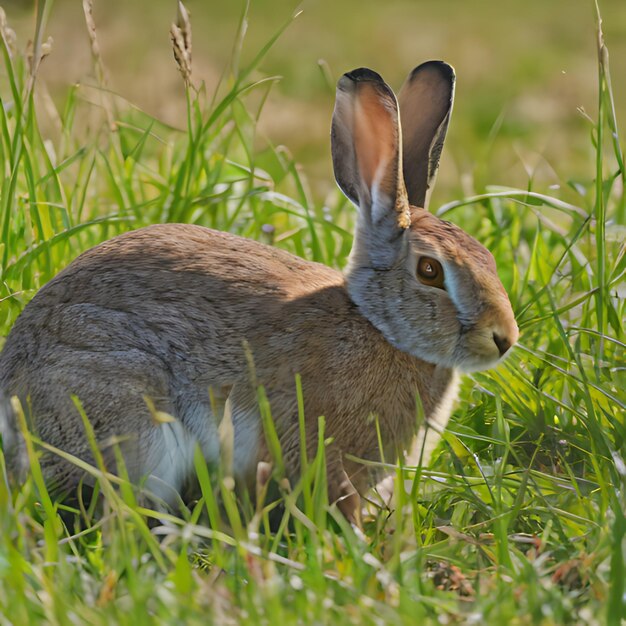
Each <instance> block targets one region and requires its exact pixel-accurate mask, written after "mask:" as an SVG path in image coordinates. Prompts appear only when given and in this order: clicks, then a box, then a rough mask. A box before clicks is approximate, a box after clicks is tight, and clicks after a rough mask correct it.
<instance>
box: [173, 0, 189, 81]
mask: <svg viewBox="0 0 626 626" xmlns="http://www.w3.org/2000/svg"><path fill="white" fill-rule="evenodd" d="M170 38H171V40H172V48H173V50H174V59H176V65H177V66H178V71H179V72H180V75H181V76H182V77H183V80H184V81H185V85H187V86H189V85H190V83H191V21H190V20H189V13H188V11H187V9H186V8H185V5H184V4H183V3H182V2H180V0H179V2H178V13H177V17H176V23H175V24H172V26H171V28H170Z"/></svg>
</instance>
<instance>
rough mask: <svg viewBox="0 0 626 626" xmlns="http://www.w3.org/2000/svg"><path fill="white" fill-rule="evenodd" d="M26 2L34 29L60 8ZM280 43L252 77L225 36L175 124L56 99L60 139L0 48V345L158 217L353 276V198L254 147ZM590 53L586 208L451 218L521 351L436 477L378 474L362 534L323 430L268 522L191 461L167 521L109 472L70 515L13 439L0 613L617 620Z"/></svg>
mask: <svg viewBox="0 0 626 626" xmlns="http://www.w3.org/2000/svg"><path fill="white" fill-rule="evenodd" d="M40 6H41V7H42V9H43V10H42V13H41V15H40V20H39V24H40V31H41V32H43V29H44V19H45V10H46V9H47V7H49V4H47V3H44V4H43V5H40ZM245 19H246V18H245V16H244V17H243V18H242V21H241V24H240V35H238V36H237V37H236V40H237V41H238V42H240V41H242V40H243V32H244V30H245V28H244V27H245ZM592 29H593V25H592V24H591V23H590V25H589V30H590V33H591V32H592ZM281 30H282V28H280V29H278V30H277V33H276V34H277V35H278V34H279V33H280V31H281ZM273 41H274V38H272V39H270V40H268V46H266V47H265V48H263V49H262V50H261V51H260V52H259V55H257V56H253V58H254V61H253V62H252V63H251V64H249V65H242V64H241V63H239V62H238V59H239V58H240V56H239V49H238V47H237V46H238V45H239V44H237V45H236V46H235V52H234V56H233V62H232V63H231V66H230V69H229V71H228V72H227V73H226V74H225V76H224V80H223V82H222V84H221V85H220V88H219V90H218V91H217V93H216V94H207V93H205V92H204V91H203V90H202V89H200V91H199V92H196V91H195V90H194V89H189V90H185V89H184V87H183V85H182V82H181V99H184V98H185V97H186V98H187V111H188V124H187V131H186V133H180V132H178V131H175V130H173V129H171V128H169V127H167V126H166V125H164V124H161V123H159V122H158V121H157V120H155V119H152V118H150V117H149V116H147V115H145V114H144V113H142V112H141V111H138V110H136V109H134V108H133V107H132V106H130V105H129V104H128V103H125V102H123V101H121V100H120V99H119V98H117V97H116V96H115V95H113V94H110V93H109V92H108V91H106V89H105V88H104V87H102V88H100V89H92V90H91V92H90V95H89V98H88V100H90V101H94V102H97V103H98V109H97V110H96V111H95V116H94V119H96V122H94V121H93V119H92V121H91V122H90V125H89V129H88V130H87V131H85V132H78V131H77V130H76V127H77V126H78V124H75V120H77V119H83V120H84V119H85V118H86V117H88V116H89V115H94V108H95V106H94V105H90V104H88V102H87V101H86V98H85V95H84V93H81V91H80V90H76V89H72V90H70V91H69V92H68V96H67V100H66V102H65V105H64V107H63V108H62V109H61V110H59V111H57V112H56V115H57V117H58V121H59V123H60V128H61V132H60V134H59V139H58V141H55V142H51V141H49V140H48V139H47V138H46V137H43V136H42V134H41V133H40V131H39V123H40V117H39V116H40V115H43V114H44V113H43V112H41V111H40V110H38V109H36V107H35V105H34V102H35V100H34V97H33V89H35V90H36V89H37V83H36V80H34V77H32V74H31V69H30V68H31V66H29V64H28V63H27V61H26V59H25V57H24V56H23V55H21V54H19V53H17V52H16V51H14V50H11V49H10V47H9V45H8V40H7V37H6V33H4V34H3V38H2V41H1V42H0V46H1V47H2V50H1V51H2V56H3V68H4V74H5V79H6V80H5V82H4V87H3V89H2V92H0V95H1V96H2V104H3V107H2V109H1V110H0V136H1V139H0V146H1V150H0V168H1V169H0V171H1V172H2V191H1V195H0V260H1V262H2V265H1V267H0V275H1V277H0V334H2V335H3V336H6V334H7V333H8V331H9V329H10V327H11V325H12V323H13V321H14V320H15V318H16V316H17V315H18V314H19V312H20V311H21V310H22V309H23V307H24V306H25V304H26V303H27V302H28V300H29V299H30V298H31V297H32V296H33V295H34V293H35V292H36V291H37V289H38V288H39V287H40V286H42V285H43V284H44V283H45V282H47V281H48V280H49V279H50V278H52V277H53V276H54V275H55V274H56V273H57V272H58V271H59V270H60V269H62V268H63V267H64V266H65V265H67V264H68V263H69V261H70V260H71V259H72V258H74V257H75V256H76V255H77V254H78V253H79V252H80V251H82V250H84V249H87V248H89V247H91V246H93V245H95V244H96V243H98V242H100V241H102V240H104V239H107V238H110V237H112V236H114V235H115V234H117V233H119V232H122V231H125V230H129V229H131V228H137V227H140V226H143V225H146V224H150V223H154V222H166V221H184V222H193V223H197V224H202V225H206V226H211V227H214V228H220V229H224V230H229V231H231V232H236V233H239V234H242V235H245V236H248V237H252V238H255V239H260V240H262V241H265V242H267V243H272V244H274V245H277V246H280V247H283V248H285V249H287V250H290V251H291V252H294V253H295V254H298V255H300V256H303V257H305V258H308V259H311V260H316V261H321V262H324V263H327V264H330V265H333V266H337V267H341V266H343V265H344V263H345V260H346V257H347V254H348V252H349V250H350V245H351V225H352V222H353V217H354V215H353V209H352V208H351V207H350V206H349V204H348V202H347V201H346V200H344V199H343V198H342V197H341V196H340V194H339V192H337V193H336V195H335V196H333V197H332V198H331V199H330V200H328V202H327V204H325V205H322V203H321V202H320V201H319V199H317V198H315V197H314V196H312V194H311V192H310V191H309V189H308V185H307V181H306V177H305V176H303V175H302V173H301V171H300V169H299V168H298V167H297V165H296V164H295V163H294V162H293V160H292V158H291V157H290V155H289V154H288V153H287V152H286V151H285V150H284V149H282V148H280V149H279V148H273V147H272V146H271V145H265V146H262V147H261V148H259V147H258V137H257V134H256V121H257V119H258V115H259V108H258V107H259V106H262V105H263V103H264V102H265V99H266V98H267V95H268V93H269V90H270V88H271V86H272V84H273V82H274V78H273V77H262V78H259V74H258V73H257V67H258V64H259V62H260V61H261V60H262V58H263V54H265V53H267V52H268V50H269V46H270V45H271V43H272V42H273ZM598 47H599V71H598V75H599V90H598V92H599V114H598V118H597V120H594V121H590V129H589V130H590V136H591V141H592V142H593V144H594V147H595V154H596V160H595V161H594V162H593V163H589V180H594V179H595V182H592V183H591V184H590V186H589V188H584V189H582V188H580V187H579V188H578V189H577V192H578V195H579V197H580V202H579V204H578V206H576V205H574V204H572V201H571V194H568V196H567V201H565V199H564V198H562V197H560V196H559V195H551V194H553V191H550V190H546V189H541V188H534V186H533V185H532V184H531V183H529V185H528V188H527V189H523V190H512V189H496V188H493V189H488V190H487V193H484V194H482V195H480V196H477V197H473V198H466V199H463V200H458V201H451V202H450V203H449V204H446V205H444V206H443V207H441V208H440V209H439V213H440V214H445V215H446V218H447V219H450V220H452V221H454V222H455V223H457V224H459V225H460V226H462V227H463V228H464V229H465V230H467V231H468V232H470V233H472V234H473V235H474V236H476V237H477V238H478V239H479V240H481V241H482V242H484V243H485V245H487V247H489V248H490V249H491V250H492V252H493V253H494V255H495V257H496V260H497V262H498V267H499V271H500V274H501V277H502V280H503V282H504V284H505V286H506V288H507V290H508V292H509V294H510V297H511V301H512V304H513V307H514V309H515V311H516V315H517V319H518V322H519V325H520V329H521V332H522V337H521V343H520V346H519V347H518V348H516V350H515V352H514V354H513V355H512V357H511V358H509V359H508V360H507V361H506V362H505V363H504V364H503V365H501V366H500V367H499V368H498V369H497V370H495V371H492V372H488V373H484V374H477V375H475V376H474V377H472V378H466V379H465V381H464V383H463V387H462V392H461V401H460V403H459V406H458V408H457V409H456V411H455V413H454V416H453V419H452V422H451V424H450V427H449V428H448V430H447V432H446V433H445V434H444V437H443V441H442V443H441V445H440V447H439V448H438V453H437V454H435V455H434V458H433V461H432V462H431V464H430V465H429V466H428V467H426V468H419V469H418V470H417V471H416V470H415V468H404V469H397V470H396V469H395V468H392V471H394V472H395V475H396V494H397V498H398V500H397V502H398V506H397V507H396V508H395V509H394V510H386V509H378V508H376V507H375V506H372V507H371V508H370V510H369V513H368V515H366V516H365V518H364V532H365V534H364V536H361V535H360V534H359V533H357V532H356V531H355V530H354V529H352V528H351V527H350V526H349V525H348V524H347V523H346V522H345V520H344V519H343V518H342V517H341V516H340V515H338V514H337V513H336V512H335V511H334V510H333V509H329V508H328V500H327V495H326V484H325V476H324V462H323V461H324V437H323V421H322V422H320V442H319V446H318V454H317V456H316V458H314V459H308V460H307V463H306V469H305V471H304V474H303V479H302V481H301V482H300V484H298V485H292V486H291V487H290V486H288V485H286V484H285V483H284V482H282V481H281V476H280V471H279V468H280V463H275V466H276V467H277V468H278V469H277V470H276V472H275V476H274V478H275V481H274V483H275V484H274V485H272V487H273V488H274V489H275V491H276V493H278V494H280V499H281V500H282V502H281V507H277V506H276V502H275V498H274V497H273V496H270V495H268V497H267V498H266V500H265V503H264V506H263V505H259V506H257V507H256V508H254V507H253V506H252V504H251V503H250V502H249V500H245V499H244V500H243V501H242V500H241V499H238V497H237V496H236V495H235V494H234V492H233V491H232V490H231V489H230V482H229V481H228V480H224V478H227V476H225V475H224V474H223V473H222V472H223V468H222V469H220V468H217V469H216V470H215V471H213V470H212V469H211V470H209V469H208V468H206V466H205V465H204V463H202V461H201V459H200V458H197V459H196V470H197V474H198V480H199V484H200V488H201V492H202V498H201V499H200V500H199V501H198V502H197V503H195V505H194V506H192V507H191V508H190V509H189V510H188V511H186V513H185V514H184V515H182V516H181V517H180V518H178V517H174V516H168V515H165V514H162V513H157V512H155V511H152V510H150V509H147V508H145V503H143V502H142V500H141V498H138V495H139V494H138V493H137V492H136V490H135V489H133V488H132V487H131V486H130V485H129V484H128V483H126V482H125V481H124V479H123V477H122V478H119V477H117V476H112V475H110V474H108V473H107V471H106V467H104V465H103V464H102V463H96V466H95V467H93V468H90V467H87V466H85V470H86V471H87V472H89V473H90V474H91V475H92V476H93V477H94V478H96V479H98V481H99V489H100V491H101V492H102V494H103V496H104V497H103V499H102V500H103V503H102V502H101V503H100V504H99V505H98V507H95V500H93V501H91V500H86V501H85V502H82V503H81V506H79V507H78V508H77V509H76V511H75V512H72V511H68V510H67V507H63V505H61V506H60V507H59V505H58V504H57V503H54V502H53V501H52V500H51V499H50V497H49V496H48V494H47V492H46V489H45V486H44V484H43V478H42V476H41V472H40V470H39V468H38V463H37V457H36V454H35V452H36V451H37V450H38V449H39V447H41V446H43V447H45V446H46V444H43V443H42V442H39V441H37V439H36V438H35V437H31V436H29V435H28V433H25V434H26V436H27V441H28V443H29V450H30V453H31V476H30V478H29V479H28V480H27V482H26V483H25V484H24V485H23V486H20V487H16V486H11V487H9V486H8V483H7V480H6V477H7V474H8V471H7V469H10V468H6V467H5V465H4V460H3V457H2V456H1V455H0V474H1V476H0V478H1V480H0V623H14V624H32V623H44V622H45V623H53V624H69V623H73V624H85V623H90V624H91V623H93V624H105V623H116V624H131V623H132V624H134V625H136V624H144V623H190V624H195V623H198V624H200V623H202V624H205V623H212V622H216V623H234V624H259V623H270V622H272V623H284V624H290V623H333V624H343V623H355V624H356V623H358V624H370V623H371V624H387V623H407V624H409V623H411V624H412V623H422V622H423V623H429V621H432V622H437V621H438V620H439V618H441V617H442V616H443V617H442V618H444V619H447V620H449V621H450V622H452V623H455V622H463V621H469V622H471V623H479V624H484V623H490V624H500V623H520V624H526V623H542V624H544V623H545V624H564V623H594V621H596V622H598V623H603V622H605V621H606V620H607V619H608V621H609V622H610V623H613V624H619V623H620V620H621V618H622V617H624V616H626V613H625V608H624V601H623V594H624V591H625V590H626V583H625V580H624V555H623V548H622V544H623V538H624V534H625V533H626V520H625V518H624V514H625V512H626V502H624V495H623V494H624V488H625V487H626V484H625V481H626V469H625V466H624V460H623V457H624V441H625V435H626V423H625V413H626V411H625V402H626V399H625V395H624V389H625V388H626V360H625V356H624V354H625V353H624V347H625V337H624V329H623V323H624V317H625V316H624V312H625V311H624V309H625V305H624V276H625V272H626V254H625V248H624V226H623V223H624V218H625V214H626V211H625V202H626V201H625V195H624V169H623V157H622V152H621V148H620V142H619V132H618V131H619V129H618V127H617V121H616V119H615V115H614V112H613V107H612V94H611V84H610V74H609V68H608V57H607V53H606V49H605V48H604V47H603V43H602V40H601V38H599V46H598ZM37 50H38V49H37V48H35V55H36V54H38V51H37ZM39 52H41V49H39ZM407 69H409V68H407ZM451 132H454V130H452V131H451ZM255 145H256V147H255ZM566 186H567V182H566V181H564V183H563V187H566ZM295 385H296V381H294V386H295ZM259 400H260V404H261V409H262V415H263V417H264V420H263V421H264V427H265V430H266V435H267V437H268V441H269V443H270V449H273V452H274V454H275V456H276V457H278V456H279V454H280V451H279V450H278V449H277V448H276V446H275V445H274V444H273V441H274V438H273V436H272V423H271V412H270V410H269V407H268V406H267V403H266V401H265V400H264V397H263V395H262V392H260V396H259ZM300 402H301V403H302V402H306V398H302V397H300ZM85 426H86V427H87V428H88V421H87V420H86V421H85ZM58 453H61V452H60V451H59V452H58ZM96 458H97V455H96ZM387 461H390V460H389V459H387ZM74 462H79V460H78V459H75V460H74ZM259 488H262V485H260V486H259ZM57 508H60V509H61V510H63V513H64V515H63V517H62V518H61V517H59V516H58V515H57Z"/></svg>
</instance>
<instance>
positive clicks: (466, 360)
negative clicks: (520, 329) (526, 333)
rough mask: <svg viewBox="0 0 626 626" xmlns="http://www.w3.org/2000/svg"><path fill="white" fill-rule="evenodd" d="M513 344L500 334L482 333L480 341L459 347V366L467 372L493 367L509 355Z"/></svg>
mask: <svg viewBox="0 0 626 626" xmlns="http://www.w3.org/2000/svg"><path fill="white" fill-rule="evenodd" d="M494 335H495V334H494ZM513 345H514V344H512V343H510V342H509V341H508V340H505V339H502V338H501V337H500V336H498V335H495V336H493V337H486V336H485V335H483V334H481V336H480V340H479V341H476V340H474V341H472V342H467V343H466V344H465V345H462V346H460V347H459V348H460V349H459V350H458V351H457V355H458V361H457V368H458V369H460V370H461V371H463V372H467V373H470V372H479V371H481V370H488V369H491V368H492V367H495V366H496V365H498V364H499V363H501V362H502V361H504V359H506V358H507V357H508V356H509V354H510V353H511V348H512V347H513Z"/></svg>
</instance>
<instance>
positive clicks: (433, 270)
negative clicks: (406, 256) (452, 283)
mask: <svg viewBox="0 0 626 626" xmlns="http://www.w3.org/2000/svg"><path fill="white" fill-rule="evenodd" d="M417 277H418V278H419V280H420V281H421V282H422V283H424V284H425V285H429V286H431V287H438V288H439V289H444V286H443V267H441V263H439V261H437V259H433V258H431V257H429V256H423V257H420V259H419V261H418V262H417Z"/></svg>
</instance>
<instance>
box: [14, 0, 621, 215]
mask: <svg viewBox="0 0 626 626" xmlns="http://www.w3.org/2000/svg"><path fill="white" fill-rule="evenodd" d="M32 4H33V3H32V2H16V1H13V2H9V3H5V4H4V8H5V10H6V12H7V17H8V21H9V24H10V25H11V26H12V27H13V28H14V29H15V30H16V32H17V34H18V44H19V45H22V46H23V45H25V42H26V40H27V39H28V38H29V37H31V36H32V22H33V19H32ZM186 6H187V7H188V9H189V11H190V13H191V19H192V26H193V71H194V74H193V80H194V83H195V84H196V85H200V84H201V83H202V82H204V83H205V84H206V87H207V91H208V93H211V92H212V91H213V89H214V88H215V86H216V85H217V83H218V80H219V78H220V76H221V74H222V72H223V71H224V68H225V67H226V66H227V63H228V59H229V56H230V54H231V50H232V46H233V40H234V35H235V32H236V29H237V24H238V20H239V17H240V15H241V12H242V9H243V6H244V3H243V2H242V1H239V0H228V1H224V0H220V1H217V0H209V1H207V0H187V2H186ZM600 8H601V11H602V14H603V18H604V31H605V36H606V41H607V44H608V46H609V50H610V53H611V70H612V75H613V78H614V81H615V83H616V84H615V85H614V86H613V87H614V92H615V98H616V106H617V109H618V119H621V120H625V119H626V115H624V113H626V82H625V81H622V80H621V77H622V76H624V74H625V73H626V2H625V1H624V0H603V1H602V2H601V3H600ZM297 9H302V14H301V15H300V16H299V17H298V18H297V19H296V20H295V21H294V22H293V24H291V26H290V27H289V28H288V29H287V31H286V32H285V33H284V35H283V36H282V37H281V38H280V39H279V41H278V42H277V44H276V46H275V47H274V49H273V50H272V52H271V53H270V54H269V56H268V57H267V59H266V60H265V61H264V62H263V64H262V66H261V70H262V72H264V73H266V74H267V75H275V74H277V75H280V76H282V77H283V79H282V80H281V82H280V83H279V84H278V85H277V86H276V87H275V89H274V90H273V91H272V93H271V94H270V97H269V99H268V101H267V104H266V107H265V109H264V111H263V113H262V115H261V119H260V126H259V129H260V131H261V133H263V134H265V135H266V136H267V137H269V138H270V140H271V141H272V142H273V143H284V144H285V145H286V146H288V148H289V149H290V150H291V151H292V153H293V154H294V156H295V157H296V159H297V160H298V161H299V162H300V163H302V164H303V165H304V167H305V172H306V173H307V174H308V176H309V178H310V180H311V181H312V184H313V186H314V187H315V188H316V189H317V190H318V192H319V193H320V194H321V195H322V197H323V194H324V193H325V192H326V191H327V190H330V189H331V188H332V184H333V183H332V172H331V167H330V159H329V155H328V153H329V149H328V144H329V141H328V130H329V123H330V117H331V114H332V107H333V97H334V93H333V92H334V85H333V82H334V80H336V78H337V77H338V76H340V75H341V74H342V73H343V72H344V71H347V70H350V69H352V68H354V67H358V66H362V65H365V66H369V67H371V68H373V69H375V70H377V71H378V72H380V73H381V74H382V75H383V76H384V77H385V78H386V80H387V81H388V82H389V83H390V84H391V85H392V86H393V87H394V88H396V89H399V87H400V85H401V83H402V81H403V79H404V77H405V76H406V74H407V73H408V72H409V71H410V70H411V68H412V67H413V66H415V65H416V64H418V63H420V62H422V61H424V60H427V59H431V58H441V59H445V60H447V61H448V62H450V63H451V64H452V65H454V66H455V68H456V71H457V78H458V82H457V96H456V105H455V115H454V118H453V123H452V126H451V129H450V133H449V138H448V147H447V149H446V151H445V152H444V159H443V161H442V170H441V174H440V178H439V183H440V184H439V188H438V191H437V192H436V196H435V198H434V202H435V203H440V202H443V201H447V200H451V199H452V198H453V197H455V196H456V195H459V194H465V195H467V194H472V193H474V192H476V191H482V190H483V189H484V186H485V185H486V184H490V185H508V186H521V187H525V186H526V185H527V184H528V180H529V177H530V178H532V180H533V186H535V188H543V189H546V188H548V187H550V186H554V185H561V186H563V185H565V184H566V183H567V182H571V181H576V180H581V181H588V180H589V179H591V177H592V176H593V166H592V163H593V155H592V149H593V148H592V145H591V142H590V141H589V134H590V132H591V123H590V122H589V120H588V119H586V118H585V116H584V114H582V113H581V112H580V110H579V109H582V110H584V111H586V112H587V113H588V114H589V115H590V116H591V117H592V118H593V117H594V116H595V114H596V108H597V103H596V99H597V98H596V92H597V71H596V32H595V16H594V4H593V2H591V1H590V0H525V1H524V2H521V1H519V0H474V1H472V2H469V1H468V0H439V1H434V0H431V1H428V2H419V1H415V0H413V1H409V0H390V1H387V2H381V1H380V0H379V1H372V0H343V1H341V2H338V1H332V0H305V2H302V3H294V2H289V1H285V0H253V1H252V3H251V8H250V14H249V28H248V30H247V34H246V43H245V45H244V53H243V61H244V62H245V60H246V59H248V60H251V59H252V57H253V56H254V55H255V54H256V52H257V51H258V50H259V49H260V47H261V46H262V45H263V44H264V43H266V42H267V40H268V39H269V37H270V36H271V34H272V33H273V32H275V31H276V30H277V29H278V28H279V27H280V25H281V24H282V23H284V22H285V21H286V20H288V19H289V17H290V16H291V15H292V14H293V13H294V11H296V10H297ZM94 13H95V19H96V25H97V29H98V37H99V40H100V47H101V50H102V56H103V59H104V63H105V65H106V68H107V71H108V84H109V86H110V88H111V89H112V90H113V91H115V92H116V93H118V94H120V95H121V96H123V97H124V98H125V99H127V100H128V101H129V102H131V103H132V104H134V105H137V106H139V107H140V108H142V109H144V110H145V111H146V112H147V113H149V114H151V115H154V116H156V117H157V118H159V119H161V120H163V121H165V122H167V123H169V124H171V125H173V126H176V127H181V128H182V127H184V125H185V98H184V91H183V88H182V83H181V80H180V77H179V75H178V73H177V70H176V67H175V64H174V61H173V57H172V51H171V45H170V40H169V26H170V23H171V22H172V21H173V20H174V19H175V16H176V2H174V0H95V1H94ZM47 34H50V35H51V36H52V37H53V39H54V44H53V50H52V54H51V55H50V56H49V57H48V58H46V59H45V61H44V63H43V66H42V69H41V77H42V78H43V79H44V81H45V84H46V85H47V86H48V88H49V90H50V92H51V94H52V96H53V98H54V99H55V100H58V101H59V102H61V101H62V96H63V94H64V92H65V91H66V89H67V87H68V85H70V84H72V83H76V82H79V83H90V82H91V83H93V80H94V79H93V76H92V67H93V66H92V62H91V58H90V52H89V42H88V38H87V34H86V29H85V24H84V16H83V10H82V2H80V1H78V0H56V2H55V4H54V7H53V10H52V14H51V18H50V22H49V26H48V32H47ZM320 64H321V65H320ZM322 67H323V68H324V71H322V69H321V68H322ZM39 88H41V86H40V87H39ZM562 164H563V165H562ZM572 193H574V192H572ZM577 201H578V203H581V204H585V200H584V199H583V200H581V199H578V200H577Z"/></svg>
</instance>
